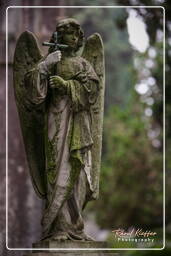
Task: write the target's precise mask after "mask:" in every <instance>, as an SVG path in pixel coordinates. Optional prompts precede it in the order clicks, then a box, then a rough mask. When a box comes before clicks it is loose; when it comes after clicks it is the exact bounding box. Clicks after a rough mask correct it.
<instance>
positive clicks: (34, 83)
mask: <svg viewBox="0 0 171 256" xmlns="http://www.w3.org/2000/svg"><path fill="white" fill-rule="evenodd" d="M60 59H61V52H60V51H56V52H53V53H51V54H49V55H48V56H47V57H46V58H45V59H44V60H42V61H41V62H39V63H38V64H37V65H35V66H34V68H32V69H31V70H30V71H29V72H27V73H26V75H25V88H26V89H27V88H29V89H28V93H27V98H28V100H29V101H30V103H31V104H36V105H39V104H41V103H43V102H44V101H45V99H46V96H47V92H48V77H49V76H50V75H51V69H52V66H53V65H54V64H56V63H57V62H58V61H60Z"/></svg>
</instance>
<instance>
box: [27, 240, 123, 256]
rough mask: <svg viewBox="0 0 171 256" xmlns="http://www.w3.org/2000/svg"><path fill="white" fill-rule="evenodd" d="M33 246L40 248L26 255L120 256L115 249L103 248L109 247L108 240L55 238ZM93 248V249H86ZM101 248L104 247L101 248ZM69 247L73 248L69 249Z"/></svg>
mask: <svg viewBox="0 0 171 256" xmlns="http://www.w3.org/2000/svg"><path fill="white" fill-rule="evenodd" d="M33 248H38V249H40V250H33V251H32V253H28V254H26V255H24V256H86V255H87V254H89V255H91V256H107V255H110V256H119V254H118V253H114V252H113V251H105V250H103V249H104V248H108V246H107V243H106V242H96V241H69V240H67V241H63V242H58V241H53V240H52V241H40V242H37V243H34V244H33ZM78 248H80V249H83V248H84V249H85V250H78ZM91 248H92V250H86V249H91ZM100 248H103V249H102V250H99V249H100ZM43 249H46V250H43ZM47 249H49V250H47ZM51 249H53V250H51ZM55 249H56V250H55ZM58 249H60V250H58ZM61 249H62V250H61ZM65 249H67V250H65ZM68 249H71V250H68ZM74 249H77V250H74ZM96 249H98V250H96ZM109 253H110V254H109Z"/></svg>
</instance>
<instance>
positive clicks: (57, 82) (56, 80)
mask: <svg viewBox="0 0 171 256" xmlns="http://www.w3.org/2000/svg"><path fill="white" fill-rule="evenodd" d="M49 83H50V87H51V88H52V89H54V88H56V89H58V88H59V89H60V88H61V89H62V88H63V87H66V85H67V81H65V80H64V79H63V78H62V77H60V76H50V80H49Z"/></svg>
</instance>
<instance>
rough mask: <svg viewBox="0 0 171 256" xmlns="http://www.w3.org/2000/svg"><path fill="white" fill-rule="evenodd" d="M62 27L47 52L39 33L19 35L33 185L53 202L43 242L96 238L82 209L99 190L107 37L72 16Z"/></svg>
mask: <svg viewBox="0 0 171 256" xmlns="http://www.w3.org/2000/svg"><path fill="white" fill-rule="evenodd" d="M55 32H57V37H58V38H57V39H58V43H59V45H57V44H56V45H55V38H54V35H55V33H53V34H52V37H51V39H50V41H49V45H50V48H49V51H48V54H47V55H45V56H42V54H41V51H40V49H39V47H38V43H37V40H36V38H35V36H34V35H33V34H32V33H31V32H28V31H25V32H23V33H22V34H21V36H20V37H19V39H18V41H17V45H16V49H15V54H14V91H15V98H16V104H17V108H18V113H19V118H20V124H21V129H22V134H23V140H24V145H25V151H26V156H27V160H28V166H29V170H30V175H31V179H32V183H33V186H34V189H35V191H36V193H37V194H38V196H39V197H41V198H42V199H43V200H44V201H45V204H44V205H45V207H44V211H43V216H42V221H41V223H42V240H44V239H51V240H58V241H59V240H91V238H90V237H89V236H87V235H86V234H85V232H84V221H83V217H82V211H83V209H84V208H85V206H86V204H87V202H88V201H90V200H92V199H96V198H97V197H98V193H99V174H100V159H101V144H102V121H103V103H104V50H103V42H102V39H101V36H100V35H99V34H98V33H95V34H93V35H91V36H90V37H89V38H88V39H87V40H85V39H84V33H83V30H82V28H81V26H80V24H79V23H78V22H77V21H76V20H75V19H71V18H68V19H63V20H60V21H59V22H58V24H57V26H56V30H55ZM60 44H61V45H62V44H63V45H65V47H62V46H60ZM56 46H58V49H57V47H56ZM80 49H82V54H81V55H80V54H79V52H81V51H80Z"/></svg>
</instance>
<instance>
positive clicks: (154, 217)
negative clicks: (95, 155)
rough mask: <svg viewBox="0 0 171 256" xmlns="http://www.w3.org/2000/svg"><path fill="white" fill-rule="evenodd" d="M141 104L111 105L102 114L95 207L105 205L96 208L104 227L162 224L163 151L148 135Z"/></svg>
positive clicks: (134, 102)
mask: <svg viewBox="0 0 171 256" xmlns="http://www.w3.org/2000/svg"><path fill="white" fill-rule="evenodd" d="M134 97H135V96H134ZM141 108H142V106H140V104H139V103H136V100H134V101H133V102H132V103H131V104H130V106H129V107H128V108H127V109H123V110H121V109H120V108H119V107H117V106H115V107H111V108H110V110H109V111H108V113H107V114H106V116H105V120H104V155H103V159H102V170H101V185H100V199H99V200H98V202H97V204H96V208H97V207H98V209H105V211H98V212H97V219H98V222H99V223H100V225H101V226H103V227H104V228H109V229H111V228H112V227H116V226H118V227H119V226H122V227H125V226H127V227H129V226H130V225H140V223H141V226H148V227H149V226H154V225H156V224H161V223H160V218H161V214H162V213H161V211H162V161H161V159H162V155H161V154H160V153H159V152H158V151H157V150H156V151H155V150H154V148H153V147H152V145H151V142H150V141H149V139H148V137H147V131H146V128H145V123H144V121H143V120H142V115H141V111H142V110H141ZM123 212H124V214H123ZM157 222H159V223H157Z"/></svg>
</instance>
